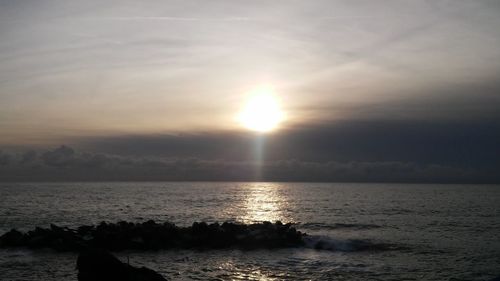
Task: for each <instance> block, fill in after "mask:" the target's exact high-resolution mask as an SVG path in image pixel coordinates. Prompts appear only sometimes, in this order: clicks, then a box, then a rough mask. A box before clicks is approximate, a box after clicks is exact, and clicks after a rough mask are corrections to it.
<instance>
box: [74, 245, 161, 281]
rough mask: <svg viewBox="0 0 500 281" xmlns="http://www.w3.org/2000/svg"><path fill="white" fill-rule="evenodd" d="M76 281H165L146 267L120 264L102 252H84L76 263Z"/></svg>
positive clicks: (111, 256) (108, 254) (95, 250)
mask: <svg viewBox="0 0 500 281" xmlns="http://www.w3.org/2000/svg"><path fill="white" fill-rule="evenodd" d="M76 267H77V269H78V281H138V280H140V281H166V279H165V278H163V277H162V276H161V275H160V274H158V273H156V272H155V271H154V270H151V269H149V268H146V267H140V268H137V267H133V266H131V265H128V264H125V263H122V262H121V261H120V260H118V259H117V258H116V257H114V256H113V255H112V254H110V253H108V252H106V251H104V250H97V249H92V250H90V249H89V250H85V251H83V252H82V253H80V255H79V256H78V260H77V262H76Z"/></svg>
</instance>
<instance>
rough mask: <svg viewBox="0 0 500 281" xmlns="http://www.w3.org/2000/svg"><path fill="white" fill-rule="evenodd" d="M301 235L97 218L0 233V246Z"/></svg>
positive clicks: (130, 244)
mask: <svg viewBox="0 0 500 281" xmlns="http://www.w3.org/2000/svg"><path fill="white" fill-rule="evenodd" d="M305 235H306V234H303V233H301V232H300V231H297V230H296V229H295V228H294V227H292V226H291V224H289V223H288V224H282V223H281V222H279V221H278V222H276V223H274V224H273V223H271V222H263V223H255V224H238V223H229V222H225V223H223V224H221V225H220V224H218V223H213V224H207V223H204V222H201V223H197V222H195V223H193V225H192V226H190V227H178V226H175V225H174V224H171V223H168V222H166V223H163V224H159V223H155V222H154V221H147V222H144V223H132V222H124V221H122V222H118V223H105V222H102V223H100V224H99V225H97V226H93V225H91V226H80V227H78V228H77V229H76V230H75V229H70V228H66V227H58V226H55V225H51V226H50V228H48V229H44V228H39V227H37V228H36V229H35V230H32V231H28V232H27V233H21V232H19V231H17V230H15V229H13V230H11V231H9V232H7V233H5V234H4V235H2V236H0V248H9V247H27V248H30V249H36V248H51V249H54V250H57V251H79V250H82V249H86V248H89V247H91V248H102V249H106V250H112V251H119V250H126V249H138V250H159V249H171V248H196V249H214V248H230V247H236V248H242V249H256V248H284V247H296V246H301V245H303V244H304V241H303V239H302V238H303V237H304V236H305Z"/></svg>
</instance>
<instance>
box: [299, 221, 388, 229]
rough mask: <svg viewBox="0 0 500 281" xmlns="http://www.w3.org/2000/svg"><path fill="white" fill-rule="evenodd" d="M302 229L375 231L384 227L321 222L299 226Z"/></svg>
mask: <svg viewBox="0 0 500 281" xmlns="http://www.w3.org/2000/svg"><path fill="white" fill-rule="evenodd" d="M298 226H300V228H304V229H310V230H319V229H343V228H349V229H356V230H362V229H373V228H381V227H382V226H380V225H376V224H359V223H334V224H326V223H321V222H309V223H301V224H298Z"/></svg>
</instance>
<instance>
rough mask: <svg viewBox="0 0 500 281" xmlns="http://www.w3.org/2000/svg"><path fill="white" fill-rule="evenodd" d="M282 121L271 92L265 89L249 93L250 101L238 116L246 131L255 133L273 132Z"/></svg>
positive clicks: (282, 116) (281, 115)
mask: <svg viewBox="0 0 500 281" xmlns="http://www.w3.org/2000/svg"><path fill="white" fill-rule="evenodd" d="M283 119H284V114H283V112H282V111H281V109H280V107H279V104H278V101H277V100H276V98H275V96H274V94H273V91H272V90H270V89H267V88H262V89H259V90H257V91H255V92H253V93H251V96H250V99H249V100H248V102H247V104H246V105H245V107H244V109H243V111H242V112H241V113H240V115H239V121H240V123H241V124H243V126H245V127H246V128H247V129H250V130H253V131H257V132H269V131H272V130H274V129H275V128H276V127H277V126H278V125H279V123H281V121H283Z"/></svg>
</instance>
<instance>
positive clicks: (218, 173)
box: [0, 146, 499, 183]
mask: <svg viewBox="0 0 500 281" xmlns="http://www.w3.org/2000/svg"><path fill="white" fill-rule="evenodd" d="M478 179H480V181H479V182H482V183H492V182H498V180H499V177H498V176H495V175H492V174H488V173H485V172H484V171H480V170H475V169H464V168H458V167H451V166H442V165H419V164H416V163H405V162H335V161H329V162H308V161H298V160H286V161H268V162H265V163H260V164H258V163H255V162H245V161H222V160H201V159H196V158H187V159H168V158H158V157H156V158H152V157H140V158H139V157H130V156H129V157H124V156H116V155H106V154H94V153H86V152H77V151H75V150H74V149H72V148H70V147H67V146H61V147H59V148H56V149H53V150H49V151H45V152H41V153H37V152H35V151H27V152H24V153H21V154H7V153H1V152H0V181H16V182H20V181H213V180H215V181H228V180H229V181H255V180H259V181H319V182H321V181H329V182H333V181H335V182H433V183H448V182H462V183H465V182H472V183H478Z"/></svg>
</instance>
